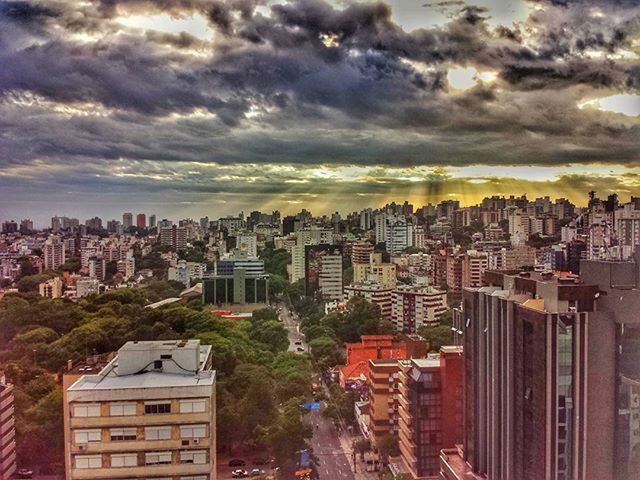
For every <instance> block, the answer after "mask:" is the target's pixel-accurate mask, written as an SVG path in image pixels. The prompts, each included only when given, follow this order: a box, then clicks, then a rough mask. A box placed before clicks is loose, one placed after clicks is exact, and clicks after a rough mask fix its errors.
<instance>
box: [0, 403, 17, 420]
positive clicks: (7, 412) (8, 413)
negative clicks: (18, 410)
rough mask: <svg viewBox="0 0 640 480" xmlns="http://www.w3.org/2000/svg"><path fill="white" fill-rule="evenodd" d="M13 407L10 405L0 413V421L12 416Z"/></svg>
mask: <svg viewBox="0 0 640 480" xmlns="http://www.w3.org/2000/svg"><path fill="white" fill-rule="evenodd" d="M13 412H14V408H13V405H11V406H10V407H9V408H8V409H7V410H5V411H4V412H2V413H1V414H0V423H4V422H5V421H6V420H7V419H8V418H10V417H13Z"/></svg>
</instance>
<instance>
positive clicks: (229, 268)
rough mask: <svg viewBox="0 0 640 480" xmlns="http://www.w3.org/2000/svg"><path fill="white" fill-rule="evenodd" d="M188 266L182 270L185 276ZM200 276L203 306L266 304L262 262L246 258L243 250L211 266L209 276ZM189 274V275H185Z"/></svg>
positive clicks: (265, 278) (235, 251)
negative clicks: (211, 269) (211, 270)
mask: <svg viewBox="0 0 640 480" xmlns="http://www.w3.org/2000/svg"><path fill="white" fill-rule="evenodd" d="M189 264H192V265H193V263H192V262H188V263H187V264H186V267H187V269H188V272H189ZM191 273H192V274H193V276H196V275H198V274H200V275H201V276H202V277H201V278H203V283H202V302H203V303H205V304H234V303H235V304H247V303H268V302H269V275H267V274H265V273H264V260H261V259H259V258H257V257H249V256H247V254H246V252H244V251H243V250H234V252H233V254H230V255H226V256H225V257H223V258H222V259H220V260H218V261H217V262H216V263H215V266H214V270H213V272H212V273H211V274H206V275H205V274H204V272H203V271H201V272H195V271H194V270H191ZM188 274H189V273H188Z"/></svg>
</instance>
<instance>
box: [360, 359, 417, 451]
mask: <svg viewBox="0 0 640 480" xmlns="http://www.w3.org/2000/svg"><path fill="white" fill-rule="evenodd" d="M407 361H408V360H398V359H386V360H370V361H369V373H368V375H367V391H368V399H369V425H368V427H369V432H370V433H371V436H370V440H371V441H372V442H373V443H374V444H378V443H379V442H380V441H381V440H382V439H383V438H384V437H385V436H386V435H390V434H391V435H397V434H398V429H399V428H400V426H399V422H398V420H399V411H398V408H399V378H398V377H399V374H400V364H401V363H402V362H407Z"/></svg>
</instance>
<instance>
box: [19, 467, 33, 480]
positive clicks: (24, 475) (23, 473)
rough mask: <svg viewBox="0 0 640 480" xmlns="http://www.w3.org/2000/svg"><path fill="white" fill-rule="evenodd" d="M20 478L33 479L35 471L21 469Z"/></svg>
mask: <svg viewBox="0 0 640 480" xmlns="http://www.w3.org/2000/svg"><path fill="white" fill-rule="evenodd" d="M18 477H19V478H32V477H33V471H32V470H27V469H26V468H21V469H20V470H18Z"/></svg>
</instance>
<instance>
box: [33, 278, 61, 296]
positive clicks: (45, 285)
mask: <svg viewBox="0 0 640 480" xmlns="http://www.w3.org/2000/svg"><path fill="white" fill-rule="evenodd" d="M38 291H39V293H40V296H41V297H46V298H61V297H62V279H61V278H60V277H54V278H52V279H51V280H47V281H46V282H42V283H41V284H40V285H38Z"/></svg>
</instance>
